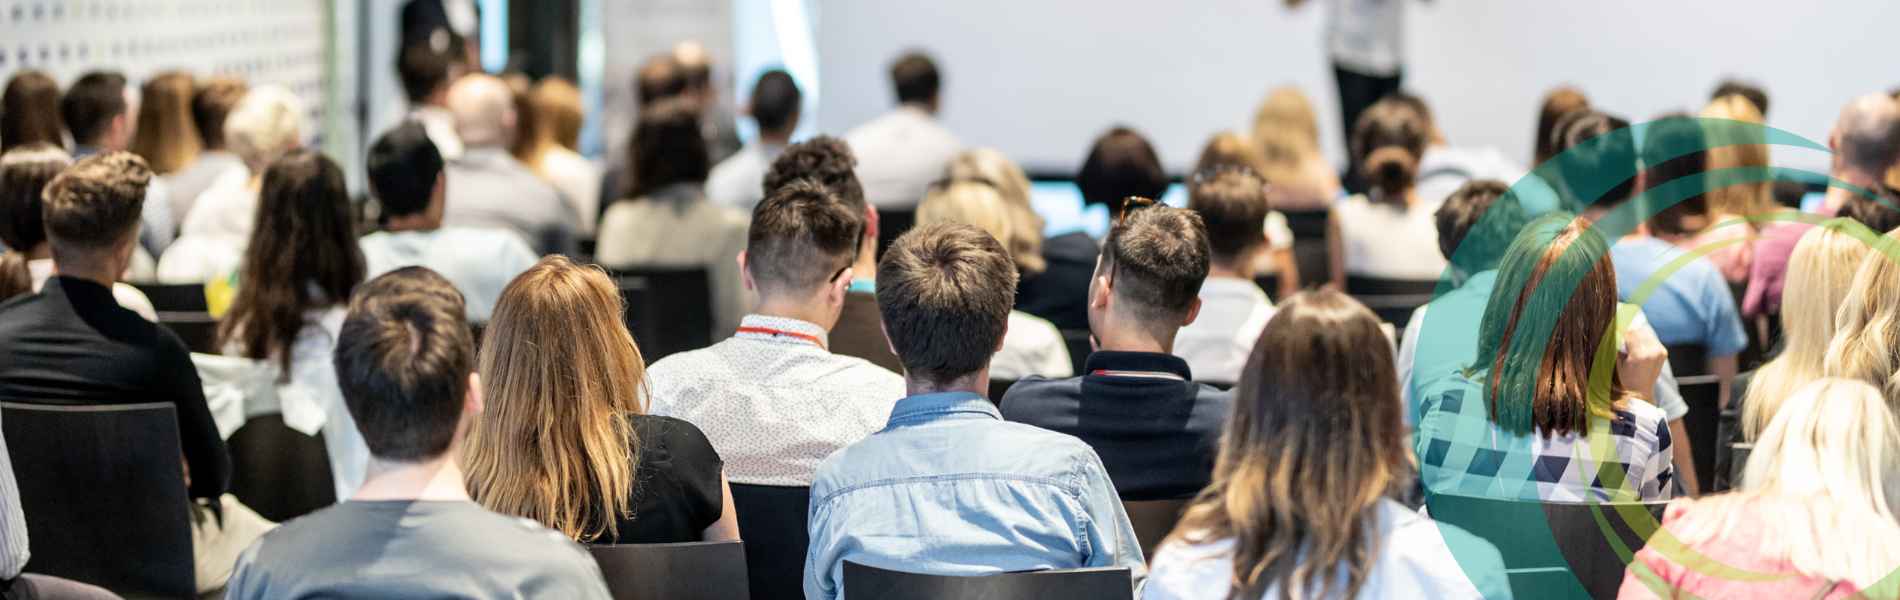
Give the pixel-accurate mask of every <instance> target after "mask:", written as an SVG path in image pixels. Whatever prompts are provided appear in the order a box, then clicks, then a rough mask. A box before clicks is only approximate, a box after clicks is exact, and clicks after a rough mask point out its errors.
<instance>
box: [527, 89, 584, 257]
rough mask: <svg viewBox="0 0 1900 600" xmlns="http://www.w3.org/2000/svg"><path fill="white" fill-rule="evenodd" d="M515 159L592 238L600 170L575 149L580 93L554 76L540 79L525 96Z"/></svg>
mask: <svg viewBox="0 0 1900 600" xmlns="http://www.w3.org/2000/svg"><path fill="white" fill-rule="evenodd" d="M527 108H528V110H527V111H526V112H525V113H523V114H522V116H523V119H522V121H521V124H522V132H521V135H520V136H518V139H517V140H516V142H515V148H516V152H515V158H518V159H521V162H522V163H523V164H526V165H528V168H530V169H533V170H534V173H535V174H536V175H540V176H541V178H542V179H544V180H547V182H548V183H549V184H552V185H553V186H554V189H556V190H559V191H560V192H561V197H562V198H563V199H565V200H567V203H568V205H569V206H571V207H573V209H574V215H575V216H576V217H579V218H580V232H581V233H582V234H583V235H593V233H594V224H595V221H594V219H595V217H596V216H598V215H600V206H599V204H600V195H599V190H600V177H601V174H600V167H598V166H596V165H594V163H593V161H589V160H587V157H585V156H581V154H580V153H579V152H577V151H575V149H576V148H578V147H579V146H578V144H579V142H580V136H581V123H582V121H584V120H585V117H584V115H583V114H582V113H581V90H580V88H576V87H574V84H572V83H568V81H567V80H566V79H562V78H560V77H557V76H550V77H545V78H542V79H541V81H540V82H538V83H536V84H534V87H533V88H530V89H529V90H528V94H527Z"/></svg>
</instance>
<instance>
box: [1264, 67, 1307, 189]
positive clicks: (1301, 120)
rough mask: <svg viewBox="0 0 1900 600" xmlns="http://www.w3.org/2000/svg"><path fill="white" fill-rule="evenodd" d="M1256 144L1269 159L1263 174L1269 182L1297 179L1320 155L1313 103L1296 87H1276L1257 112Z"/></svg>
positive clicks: (1282, 182)
mask: <svg viewBox="0 0 1900 600" xmlns="http://www.w3.org/2000/svg"><path fill="white" fill-rule="evenodd" d="M1253 143H1254V144H1255V147H1257V148H1259V149H1260V157H1261V159H1263V160H1265V161H1266V170H1265V171H1264V172H1262V173H1260V175H1261V176H1264V177H1266V178H1267V181H1268V182H1271V183H1276V184H1284V183H1285V182H1288V181H1298V180H1299V179H1300V178H1301V177H1303V176H1304V175H1303V174H1304V172H1305V165H1306V162H1307V161H1309V160H1313V159H1315V158H1317V157H1318V156H1319V117H1318V115H1317V114H1315V113H1314V112H1313V103H1312V102H1311V101H1309V100H1307V99H1306V95H1305V94H1302V93H1300V89H1299V88H1297V87H1294V86H1290V85H1289V86H1282V87H1278V88H1274V89H1273V91H1271V92H1268V93H1267V97H1266V99H1265V100H1261V101H1260V108H1258V109H1257V110H1255V111H1254V115H1253Z"/></svg>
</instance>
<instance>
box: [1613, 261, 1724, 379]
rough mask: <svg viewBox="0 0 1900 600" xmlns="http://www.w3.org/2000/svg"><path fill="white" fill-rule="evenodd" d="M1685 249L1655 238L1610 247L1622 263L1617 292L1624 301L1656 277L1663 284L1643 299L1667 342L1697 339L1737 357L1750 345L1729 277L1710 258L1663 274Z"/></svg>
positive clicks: (1711, 350) (1719, 353)
mask: <svg viewBox="0 0 1900 600" xmlns="http://www.w3.org/2000/svg"><path fill="white" fill-rule="evenodd" d="M1684 254H1685V252H1683V250H1682V249H1681V248H1677V247H1676V246H1675V245H1673V244H1670V243H1669V242H1665V241H1662V240H1659V239H1656V238H1653V237H1639V238H1633V239H1626V240H1623V241H1620V242H1617V243H1616V245H1614V246H1611V247H1610V261H1611V263H1613V264H1615V265H1616V295H1617V297H1618V299H1620V300H1622V301H1624V302H1632V301H1633V300H1632V298H1631V296H1633V295H1635V294H1636V292H1637V289H1638V288H1640V287H1642V286H1643V284H1644V283H1645V282H1647V281H1649V279H1650V278H1652V277H1658V278H1659V279H1661V285H1659V286H1658V287H1657V288H1656V291H1655V292H1654V293H1651V294H1650V295H1649V297H1648V298H1647V299H1646V300H1644V301H1643V302H1642V305H1643V314H1644V315H1646V316H1648V317H1649V324H1650V326H1651V327H1654V328H1655V329H1656V339H1657V340H1658V341H1660V342H1662V343H1663V344H1665V345H1670V346H1676V345H1683V344H1695V345H1699V346H1702V347H1703V348H1704V349H1706V350H1707V351H1708V355H1709V356H1710V357H1723V356H1734V355H1735V354H1737V353H1740V352H1741V351H1742V349H1743V348H1745V347H1747V346H1748V333H1747V331H1745V330H1743V329H1742V318H1741V313H1740V312H1739V311H1737V310H1736V309H1735V296H1734V294H1733V293H1732V292H1730V291H1729V287H1728V280H1726V279H1723V278H1722V272H1721V271H1718V270H1716V268H1715V265H1713V264H1711V263H1709V261H1707V260H1705V259H1701V258H1697V259H1694V260H1691V261H1689V262H1688V264H1685V265H1683V266H1682V268H1681V269H1679V270H1677V271H1675V272H1673V273H1667V274H1663V273H1661V271H1662V270H1663V269H1664V268H1666V267H1667V266H1668V265H1669V263H1670V262H1672V261H1674V260H1676V259H1678V258H1680V257H1682V256H1683V255H1684Z"/></svg>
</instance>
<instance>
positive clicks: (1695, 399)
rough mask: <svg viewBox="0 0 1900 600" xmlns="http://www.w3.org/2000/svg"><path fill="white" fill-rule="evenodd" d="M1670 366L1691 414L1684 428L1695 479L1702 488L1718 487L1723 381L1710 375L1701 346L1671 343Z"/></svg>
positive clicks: (1684, 417) (1683, 422) (1706, 358)
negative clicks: (1716, 481)
mask: <svg viewBox="0 0 1900 600" xmlns="http://www.w3.org/2000/svg"><path fill="white" fill-rule="evenodd" d="M1668 350H1669V368H1670V370H1672V371H1674V372H1675V374H1676V390H1677V391H1679V392H1681V393H1682V402H1683V403H1684V404H1687V405H1689V413H1688V414H1686V415H1683V416H1682V428H1683V429H1684V430H1687V432H1688V434H1689V439H1688V440H1678V441H1677V443H1683V442H1687V443H1688V444H1689V456H1690V457H1691V458H1693V459H1694V461H1695V473H1696V482H1697V483H1698V484H1700V485H1701V488H1702V489H1705V490H1713V489H1715V480H1716V477H1715V472H1716V470H1715V466H1716V461H1715V455H1716V447H1717V446H1719V445H1721V442H1720V431H1719V430H1720V428H1721V423H1720V421H1721V418H1722V401H1721V394H1722V385H1721V380H1719V379H1717V378H1716V377H1715V376H1714V375H1710V374H1709V361H1708V351H1707V350H1706V349H1704V348H1703V347H1702V346H1694V345H1681V346H1670V347H1669V348H1668Z"/></svg>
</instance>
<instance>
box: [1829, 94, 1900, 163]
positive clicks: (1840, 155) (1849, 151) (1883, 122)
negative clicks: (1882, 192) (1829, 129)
mask: <svg viewBox="0 0 1900 600" xmlns="http://www.w3.org/2000/svg"><path fill="white" fill-rule="evenodd" d="M1831 141H1832V142H1833V150H1834V157H1835V164H1836V165H1839V166H1840V167H1841V168H1844V169H1848V170H1850V171H1854V172H1858V173H1860V174H1863V175H1864V176H1866V177H1869V178H1872V179H1873V180H1875V181H1878V180H1880V178H1882V177H1884V176H1885V175H1886V174H1887V169H1888V168H1891V167H1893V166H1894V163H1896V162H1900V103H1896V102H1895V101H1894V99H1893V98H1892V97H1889V96H1887V95H1885V94H1867V95H1865V96H1861V97H1859V98H1855V99H1854V101H1852V102H1849V103H1848V104H1847V107H1846V108H1843V109H1841V116H1840V119H1839V120H1837V121H1835V123H1834V139H1833V140H1831Z"/></svg>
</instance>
